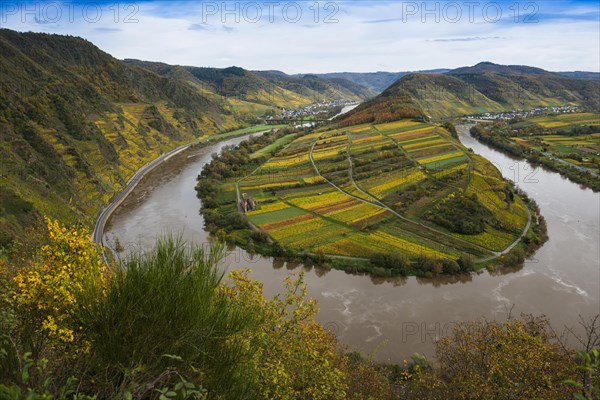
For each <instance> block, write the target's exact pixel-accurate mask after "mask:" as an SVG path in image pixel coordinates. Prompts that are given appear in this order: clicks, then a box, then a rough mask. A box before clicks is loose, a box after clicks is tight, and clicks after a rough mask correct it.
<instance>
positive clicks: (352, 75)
mask: <svg viewBox="0 0 600 400" xmlns="http://www.w3.org/2000/svg"><path fill="white" fill-rule="evenodd" d="M448 71H450V70H449V69H432V70H426V71H403V72H384V71H379V72H365V73H363V72H333V73H326V74H314V75H316V76H320V77H323V78H328V79H332V78H342V79H347V80H349V81H352V82H354V83H356V84H359V85H361V86H365V87H368V88H370V89H372V90H374V91H375V92H377V93H381V92H383V91H384V90H385V89H387V88H388V87H390V86H391V85H392V84H393V83H394V82H396V81H397V80H398V79H400V78H402V77H403V76H406V75H408V74H412V73H423V74H443V73H445V72H448Z"/></svg>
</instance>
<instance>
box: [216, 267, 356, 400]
mask: <svg viewBox="0 0 600 400" xmlns="http://www.w3.org/2000/svg"><path fill="white" fill-rule="evenodd" d="M248 274H249V272H248V271H234V272H232V273H230V275H229V279H230V280H231V282H232V285H231V286H223V287H222V290H223V292H224V293H225V294H226V295H227V296H228V297H230V298H232V299H234V301H239V303H240V305H242V306H243V307H246V308H247V309H248V311H250V312H252V313H254V314H255V315H260V316H261V317H262V320H263V323H262V324H261V325H260V328H259V329H258V330H257V331H254V332H244V334H243V335H240V337H239V338H237V340H242V341H244V342H245V343H247V345H248V346H255V348H258V351H257V352H256V354H255V356H254V359H253V360H252V364H253V368H255V370H256V372H257V373H256V375H255V376H256V379H257V380H258V382H257V384H258V386H259V388H260V396H259V398H262V399H280V400H292V399H307V400H308V399H313V400H320V399H322V400H325V399H328V400H329V399H332V400H336V399H340V400H341V399H345V398H346V389H347V385H346V376H347V371H346V368H347V366H346V360H345V357H344V356H343V355H342V353H341V352H340V351H339V349H338V347H337V340H336V338H335V336H334V335H333V334H331V333H330V332H328V331H326V330H325V329H324V328H323V327H322V326H321V325H319V324H317V323H316V322H315V321H314V320H313V317H314V315H315V314H316V313H317V311H318V310H317V304H316V302H315V300H312V299H308V298H307V297H306V285H305V284H304V277H303V275H300V276H299V277H298V278H297V279H292V277H289V276H288V277H286V279H285V284H286V291H285V292H284V293H283V294H282V295H277V296H276V297H275V298H274V299H272V300H266V299H265V298H264V295H263V291H262V284H261V283H260V282H257V281H255V280H252V279H250V277H249V275H248Z"/></svg>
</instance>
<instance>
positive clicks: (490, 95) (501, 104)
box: [339, 62, 600, 125]
mask: <svg viewBox="0 0 600 400" xmlns="http://www.w3.org/2000/svg"><path fill="white" fill-rule="evenodd" d="M558 105H577V106H581V107H583V108H585V109H589V110H598V109H599V108H600V83H599V82H594V81H590V80H583V79H574V78H568V77H564V76H561V75H559V74H556V73H552V72H548V71H544V70H542V69H539V68H534V67H527V66H503V65H496V64H492V63H487V62H486V63H480V64H478V65H476V66H474V67H465V68H459V69H456V70H453V71H450V72H449V73H447V74H444V75H439V74H410V75H406V76H404V77H402V78H401V79H400V80H399V81H397V82H396V83H395V84H393V85H392V86H390V87H389V88H388V89H386V90H385V91H384V92H383V93H381V95H379V96H378V97H376V98H375V99H373V100H371V101H369V102H366V103H364V104H362V105H361V106H360V107H358V108H357V109H355V110H354V111H353V112H351V113H349V114H348V115H345V116H344V117H343V118H342V119H341V120H340V121H339V123H340V124H342V125H351V124H355V123H364V122H385V121H390V120H392V119H393V118H396V119H398V118H401V117H402V118H404V117H406V116H408V117H410V118H415V117H424V118H433V119H438V118H447V117H454V116H460V115H467V114H479V113H485V112H501V111H507V110H513V109H532V108H535V107H539V106H558Z"/></svg>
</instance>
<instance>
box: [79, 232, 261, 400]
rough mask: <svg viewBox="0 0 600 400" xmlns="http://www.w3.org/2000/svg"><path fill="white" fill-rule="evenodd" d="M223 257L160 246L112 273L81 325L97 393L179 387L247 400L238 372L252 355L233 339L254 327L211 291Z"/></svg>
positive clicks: (215, 248) (174, 242) (174, 243)
mask: <svg viewBox="0 0 600 400" xmlns="http://www.w3.org/2000/svg"><path fill="white" fill-rule="evenodd" d="M224 253H225V250H224V246H223V245H220V244H214V245H212V246H211V248H210V251H208V252H207V251H204V249H203V248H201V247H187V246H185V245H184V243H182V242H181V240H179V239H173V238H165V239H160V240H159V241H158V242H157V244H156V247H155V248H154V249H153V250H152V251H150V252H149V253H147V254H141V253H138V254H134V255H132V256H131V257H130V258H129V259H128V260H127V261H126V262H125V263H124V264H123V265H121V266H119V267H117V268H116V269H115V271H114V274H113V276H112V278H111V279H110V281H109V282H108V285H107V288H106V296H105V297H104V298H103V299H102V301H101V302H99V303H98V304H97V305H96V307H95V308H94V309H92V310H90V312H89V313H88V314H87V318H86V326H87V329H88V332H89V334H90V335H91V337H92V338H93V343H94V351H95V354H96V358H97V362H98V367H99V369H98V371H97V372H98V373H99V374H102V375H104V376H106V379H107V380H108V382H105V383H104V384H103V386H106V387H113V388H119V387H120V386H121V387H122V386H125V387H126V388H128V390H132V391H133V392H134V393H137V396H141V397H144V396H142V394H140V393H145V392H147V391H149V389H148V387H149V386H150V387H155V388H158V387H163V386H165V385H170V384H176V383H177V382H178V381H180V380H182V379H183V380H186V381H187V380H191V381H195V382H200V383H201V384H202V385H203V386H204V387H205V388H206V389H208V391H209V393H214V395H215V396H216V395H221V396H224V397H226V398H245V397H247V395H248V393H249V391H250V390H251V388H250V387H249V385H248V384H247V381H248V380H247V379H245V373H246V371H245V370H244V368H242V365H243V364H244V360H247V359H248V358H249V357H250V355H251V352H252V350H251V349H250V348H248V347H247V346H245V345H244V343H243V342H241V341H240V340H236V337H237V336H236V335H238V334H240V333H242V332H245V331H247V330H250V329H254V328H255V326H256V325H257V324H258V322H259V321H258V320H257V319H256V318H255V315H253V314H250V313H247V312H245V310H244V309H243V308H242V307H240V306H239V305H238V303H236V302H234V301H233V300H232V299H231V298H229V297H228V296H225V295H224V294H223V293H222V292H220V291H219V290H218V288H219V286H220V283H221V279H222V277H223V272H222V271H221V270H220V269H219V267H218V264H219V261H220V260H221V259H222V257H223V256H224ZM103 378H104V377H103V376H102V377H101V376H99V377H97V378H96V379H97V380H98V379H103ZM151 390H152V389H150V391H151ZM106 396H107V397H110V396H112V394H106Z"/></svg>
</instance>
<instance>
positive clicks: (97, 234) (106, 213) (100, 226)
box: [92, 125, 285, 262]
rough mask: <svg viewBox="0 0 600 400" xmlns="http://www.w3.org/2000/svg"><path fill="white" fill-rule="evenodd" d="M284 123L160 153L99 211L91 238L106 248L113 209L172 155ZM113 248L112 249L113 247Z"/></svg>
mask: <svg viewBox="0 0 600 400" xmlns="http://www.w3.org/2000/svg"><path fill="white" fill-rule="evenodd" d="M283 126H285V125H278V126H273V127H269V129H266V130H265V127H267V126H266V125H258V126H254V127H248V128H243V129H239V130H236V131H232V132H227V133H224V134H222V135H213V136H210V137H208V138H205V139H201V140H196V141H194V142H192V143H188V144H185V145H182V146H180V147H177V148H175V149H173V150H171V151H170V152H168V153H165V154H162V155H161V156H160V157H158V158H156V159H154V160H152V161H150V162H149V163H147V164H146V165H144V166H143V167H142V168H140V169H139V170H137V171H136V173H135V174H134V175H133V176H132V177H131V178H130V179H129V181H128V182H127V183H126V185H125V189H123V190H122V191H121V192H120V193H118V194H117V195H115V197H113V199H112V200H111V201H110V202H109V204H108V205H107V206H106V207H105V208H104V209H103V210H102V211H101V212H100V214H99V216H98V218H97V219H96V224H95V226H94V230H93V232H92V240H93V241H94V242H95V243H96V244H98V245H99V246H101V247H103V248H107V247H108V246H106V243H105V242H104V231H105V228H106V225H107V224H108V223H109V221H110V218H111V216H112V215H113V213H114V212H115V210H116V209H117V208H118V207H119V206H120V205H121V204H123V202H124V201H125V200H127V198H128V196H130V195H131V193H132V192H133V191H134V189H135V188H136V187H137V186H138V185H139V184H140V182H141V181H142V180H143V179H144V178H145V177H146V176H147V175H148V174H149V173H150V172H152V171H153V170H155V169H156V168H157V167H158V166H160V165H161V164H163V163H164V162H166V161H168V160H170V159H172V158H173V157H177V156H180V155H182V154H183V153H184V152H185V151H186V150H189V149H199V148H203V147H206V146H209V145H211V144H214V143H218V142H221V141H225V140H228V139H233V138H238V137H243V136H249V135H252V134H262V133H265V132H269V131H271V130H274V129H279V128H281V127H283ZM113 250H114V249H113ZM102 257H103V259H104V261H105V262H108V258H107V254H106V252H103V254H102Z"/></svg>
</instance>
